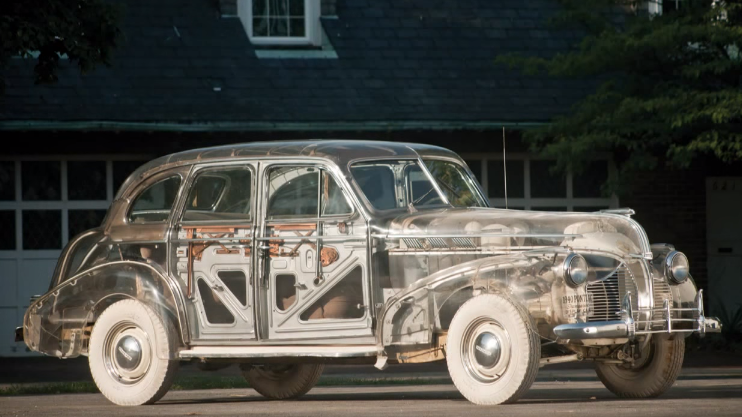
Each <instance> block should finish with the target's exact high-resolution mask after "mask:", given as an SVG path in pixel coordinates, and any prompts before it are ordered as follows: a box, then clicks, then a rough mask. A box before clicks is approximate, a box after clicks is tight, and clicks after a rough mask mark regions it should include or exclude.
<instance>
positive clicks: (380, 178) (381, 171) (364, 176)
mask: <svg viewBox="0 0 742 417" xmlns="http://www.w3.org/2000/svg"><path fill="white" fill-rule="evenodd" d="M351 171H352V172H353V177H355V180H356V182H357V183H358V185H360V186H361V190H363V194H365V195H366V198H367V199H368V201H369V203H371V205H372V206H374V207H376V208H377V209H379V210H387V209H393V208H396V207H397V198H396V197H395V196H394V183H395V179H394V172H393V171H392V170H391V169H390V168H389V167H388V166H383V165H378V166H374V165H372V166H359V167H352V168H351Z"/></svg>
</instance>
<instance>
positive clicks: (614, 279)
mask: <svg viewBox="0 0 742 417" xmlns="http://www.w3.org/2000/svg"><path fill="white" fill-rule="evenodd" d="M627 291H631V293H632V294H636V284H635V283H634V279H633V277H632V276H631V273H630V272H629V270H628V269H627V268H626V266H625V265H621V266H620V267H619V268H618V269H617V270H616V272H614V273H613V275H611V276H610V277H608V278H606V279H604V280H603V281H599V282H591V283H589V284H587V292H588V294H592V302H593V304H592V308H591V309H590V312H589V313H588V315H587V321H607V320H618V318H619V312H620V311H621V299H622V298H623V296H624V294H626V292H627Z"/></svg>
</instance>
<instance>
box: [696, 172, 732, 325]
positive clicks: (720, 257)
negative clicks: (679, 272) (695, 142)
mask: <svg viewBox="0 0 742 417" xmlns="http://www.w3.org/2000/svg"><path fill="white" fill-rule="evenodd" d="M706 226H707V227H706V244H707V246H708V261H707V262H708V268H707V269H708V277H709V278H708V279H709V298H710V303H711V308H710V311H711V314H716V315H723V312H722V311H721V309H720V306H721V305H723V306H724V309H725V310H726V312H727V315H734V313H735V312H736V311H737V310H738V309H740V308H742V177H711V178H707V179H706ZM692 270H693V265H691V271H692Z"/></svg>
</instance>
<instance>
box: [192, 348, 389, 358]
mask: <svg viewBox="0 0 742 417" xmlns="http://www.w3.org/2000/svg"><path fill="white" fill-rule="evenodd" d="M377 354H378V350H377V348H376V345H345V346H296V345H294V346H263V345H260V346H196V347H194V348H193V349H188V350H181V351H180V353H179V354H178V355H179V356H180V357H181V358H361V357H367V356H376V355H377Z"/></svg>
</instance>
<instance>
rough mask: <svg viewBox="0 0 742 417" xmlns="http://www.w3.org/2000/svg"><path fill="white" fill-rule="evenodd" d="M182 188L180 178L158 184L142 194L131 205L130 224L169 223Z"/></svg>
mask: <svg viewBox="0 0 742 417" xmlns="http://www.w3.org/2000/svg"><path fill="white" fill-rule="evenodd" d="M179 188H180V176H173V177H169V178H166V179H164V180H161V181H159V182H156V183H154V184H152V185H150V186H149V188H147V189H145V190H144V191H143V192H141V193H140V194H139V195H138V196H137V197H136V198H135V199H134V202H133V203H132V204H131V211H130V212H129V222H131V223H158V222H165V221H167V218H168V216H169V215H170V209H172V207H173V203H174V202H175V197H176V196H177V195H178V189H179Z"/></svg>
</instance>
